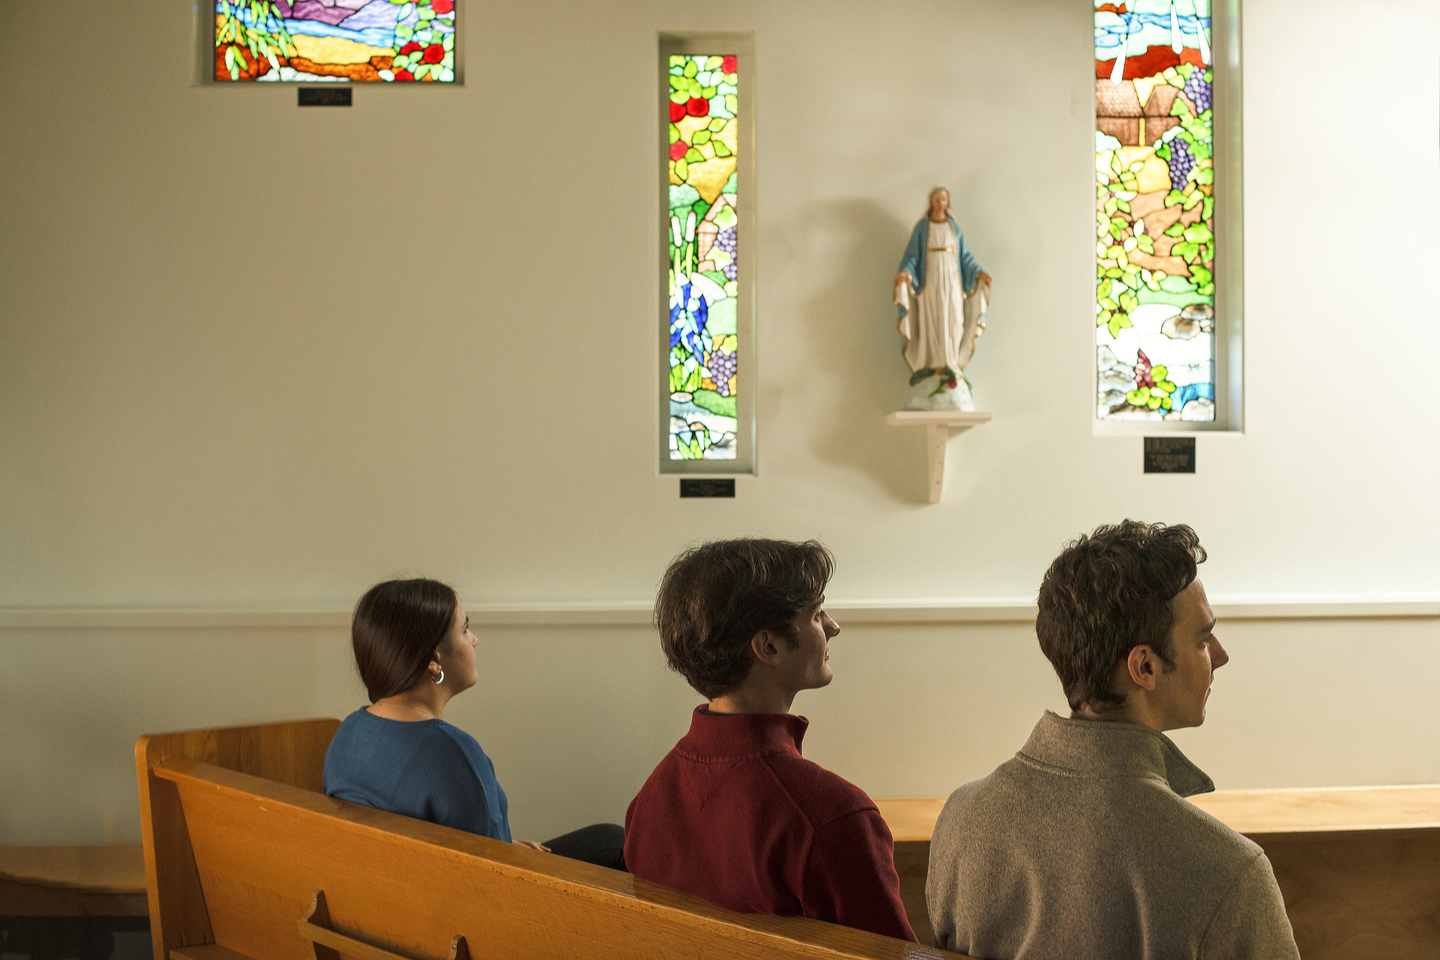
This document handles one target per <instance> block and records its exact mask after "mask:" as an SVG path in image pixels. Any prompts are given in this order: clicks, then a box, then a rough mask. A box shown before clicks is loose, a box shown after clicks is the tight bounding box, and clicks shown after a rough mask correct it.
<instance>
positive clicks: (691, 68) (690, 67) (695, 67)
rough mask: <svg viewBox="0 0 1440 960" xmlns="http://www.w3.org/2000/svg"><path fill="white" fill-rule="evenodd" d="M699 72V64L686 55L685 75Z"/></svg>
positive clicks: (694, 74)
mask: <svg viewBox="0 0 1440 960" xmlns="http://www.w3.org/2000/svg"><path fill="white" fill-rule="evenodd" d="M699 73H700V64H698V63H696V62H695V61H694V60H691V59H689V58H688V57H687V58H686V60H685V76H687V77H694V76H696V75H697V74H699Z"/></svg>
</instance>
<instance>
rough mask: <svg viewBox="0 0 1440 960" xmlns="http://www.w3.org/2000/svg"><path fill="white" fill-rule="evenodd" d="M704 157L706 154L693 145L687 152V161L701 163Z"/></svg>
mask: <svg viewBox="0 0 1440 960" xmlns="http://www.w3.org/2000/svg"><path fill="white" fill-rule="evenodd" d="M704 159H705V155H704V154H703V153H701V152H700V151H699V150H696V149H695V148H694V147H691V148H690V149H689V150H688V151H687V152H686V154H685V162H686V163H700V162H701V161H703V160H704Z"/></svg>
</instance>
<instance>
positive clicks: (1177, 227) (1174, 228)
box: [1165, 220, 1185, 237]
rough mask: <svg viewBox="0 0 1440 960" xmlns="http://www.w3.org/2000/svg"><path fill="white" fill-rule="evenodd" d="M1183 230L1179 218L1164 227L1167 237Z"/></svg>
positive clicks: (1178, 234)
mask: <svg viewBox="0 0 1440 960" xmlns="http://www.w3.org/2000/svg"><path fill="white" fill-rule="evenodd" d="M1184 232H1185V224H1183V223H1181V222H1180V221H1179V220H1176V221H1175V222H1174V223H1172V224H1170V226H1168V227H1166V228H1165V236H1167V237H1178V236H1180V235H1181V234H1183V233H1184Z"/></svg>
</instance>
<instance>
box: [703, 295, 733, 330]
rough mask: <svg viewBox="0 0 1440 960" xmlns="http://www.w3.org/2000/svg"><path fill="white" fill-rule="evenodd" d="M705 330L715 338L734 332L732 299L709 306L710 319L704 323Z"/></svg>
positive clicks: (728, 298)
mask: <svg viewBox="0 0 1440 960" xmlns="http://www.w3.org/2000/svg"><path fill="white" fill-rule="evenodd" d="M705 329H706V330H707V331H709V332H710V333H711V334H712V335H715V336H724V335H726V334H732V333H734V332H735V298H734V297H726V298H725V299H724V300H717V301H716V302H715V303H713V304H711V305H710V317H709V319H707V320H706V321H705Z"/></svg>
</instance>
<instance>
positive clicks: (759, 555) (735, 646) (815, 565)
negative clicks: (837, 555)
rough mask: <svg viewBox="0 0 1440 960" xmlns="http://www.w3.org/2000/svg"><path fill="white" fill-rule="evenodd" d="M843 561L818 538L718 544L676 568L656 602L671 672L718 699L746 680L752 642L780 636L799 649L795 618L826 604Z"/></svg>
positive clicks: (697, 550) (692, 553)
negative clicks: (768, 634)
mask: <svg viewBox="0 0 1440 960" xmlns="http://www.w3.org/2000/svg"><path fill="white" fill-rule="evenodd" d="M834 570H835V559H834V557H832V556H831V555H830V551H829V550H826V549H825V548H824V547H823V546H821V545H820V544H819V543H817V542H815V541H814V540H807V541H806V542H804V543H791V542H790V541H787V540H759V539H754V540H716V541H714V542H711V543H706V544H702V545H701V546H698V547H694V548H693V549H690V550H687V551H686V552H685V553H682V554H681V555H680V556H678V557H676V558H675V561H674V562H673V563H671V564H670V569H668V570H666V571H665V577H664V579H663V580H661V581H660V593H659V596H657V597H656V599H655V627H656V629H658V630H659V631H660V646H661V647H662V648H663V649H664V650H665V659H666V660H668V661H669V663H670V669H672V670H674V671H675V672H676V673H678V674H680V675H681V676H683V677H684V678H685V679H686V680H688V681H689V682H690V686H692V687H694V688H695V689H696V690H697V691H698V692H699V693H700V694H701V695H702V696H705V697H707V698H709V699H712V700H713V699H714V698H716V697H718V696H720V695H722V694H725V693H729V692H730V691H732V690H735V689H736V688H738V687H739V686H740V684H742V683H744V682H745V677H746V676H747V675H748V674H749V673H750V666H751V664H752V663H753V662H754V655H753V654H752V653H751V652H750V638H751V637H753V636H754V635H755V634H757V633H759V632H760V631H761V630H774V631H776V632H777V633H779V634H780V635H781V636H782V637H784V638H785V639H786V641H787V642H788V643H789V644H790V646H791V647H794V645H795V644H797V643H798V642H799V636H798V635H797V633H796V630H795V619H796V617H798V616H799V615H800V611H802V610H804V609H805V608H806V607H808V606H810V605H812V604H815V603H819V602H820V599H821V598H822V597H823V596H824V594H825V584H826V583H828V582H829V581H830V576H831V574H832V573H834Z"/></svg>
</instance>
